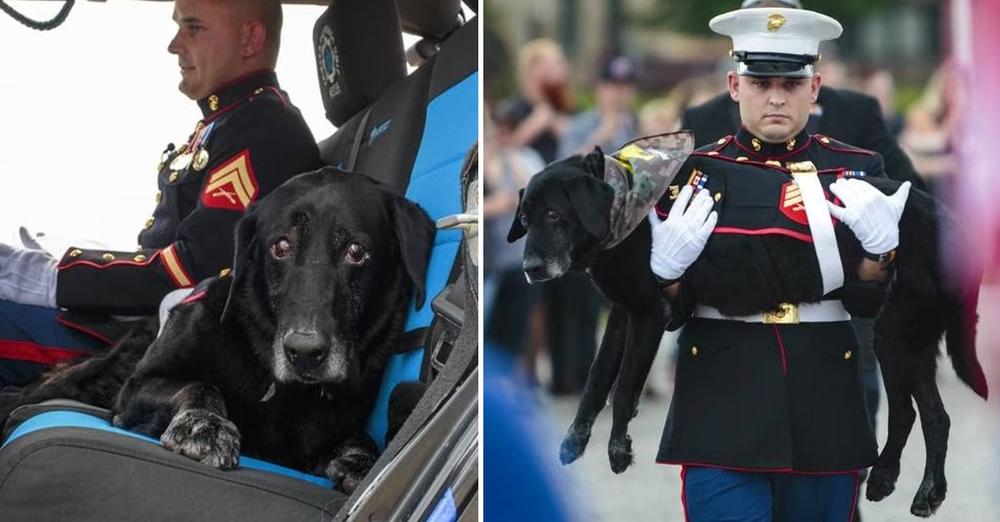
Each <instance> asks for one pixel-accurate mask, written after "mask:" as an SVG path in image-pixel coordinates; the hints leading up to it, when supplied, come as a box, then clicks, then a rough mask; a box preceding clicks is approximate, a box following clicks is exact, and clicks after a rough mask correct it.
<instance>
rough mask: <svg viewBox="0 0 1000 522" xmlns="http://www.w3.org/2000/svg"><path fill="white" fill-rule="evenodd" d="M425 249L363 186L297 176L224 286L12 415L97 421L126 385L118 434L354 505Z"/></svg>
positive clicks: (407, 215)
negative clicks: (323, 484)
mask: <svg viewBox="0 0 1000 522" xmlns="http://www.w3.org/2000/svg"><path fill="white" fill-rule="evenodd" d="M434 234H435V229H434V225H433V223H432V222H431V220H430V218H429V217H428V216H427V214H426V213H425V212H424V211H423V210H422V209H420V208H419V207H418V206H417V205H416V204H414V203H411V202H410V201H408V200H406V199H404V198H403V197H401V196H398V195H396V194H394V193H392V192H391V191H390V190H388V189H387V188H385V187H383V186H382V185H381V184H380V183H378V182H376V181H373V180H371V179H370V178H367V177H365V176H362V175H358V174H351V173H347V172H343V171H340V170H337V169H333V168H324V169H320V170H317V171H314V172H310V173H306V174H302V175H299V176H297V177H295V178H293V179H291V180H289V181H288V182H287V183H285V184H284V185H282V186H281V187H279V188H278V189H276V190H275V191H274V193H272V194H271V195H269V196H268V197H267V198H264V199H263V200H261V201H259V202H257V203H255V204H254V205H252V206H251V207H250V209H249V210H248V212H247V214H246V215H245V216H244V217H243V218H242V219H241V220H240V222H239V224H238V225H237V231H236V256H235V263H234V266H233V271H232V273H231V274H227V275H225V276H221V277H219V278H214V279H210V280H208V281H206V282H203V283H201V284H199V285H198V287H196V288H195V290H194V292H193V293H192V294H191V295H190V296H189V297H188V298H187V299H185V300H184V301H183V302H182V303H181V304H179V305H178V306H177V307H176V308H174V310H173V311H172V312H171V314H170V317H169V319H168V320H167V323H166V325H165V328H164V330H163V332H162V333H161V334H160V336H159V337H157V338H156V340H155V341H153V342H152V344H148V342H147V341H148V339H149V336H148V335H142V334H136V335H133V336H130V337H129V338H127V339H125V340H124V341H123V342H121V343H120V344H118V345H117V346H116V347H115V348H113V349H112V351H111V352H109V353H108V354H106V355H103V356H100V357H99V358H94V359H90V360H88V361H83V362H81V363H79V364H75V365H72V366H68V367H64V368H60V369H59V370H57V371H56V372H55V373H54V374H51V375H49V376H48V377H47V378H45V379H43V381H41V384H39V385H38V386H36V387H34V388H33V389H30V390H28V391H27V392H26V393H25V395H24V397H23V399H22V400H20V401H19V402H20V403H26V402H30V401H32V400H43V399H47V398H52V397H67V396H68V397H69V398H75V399H79V400H82V401H84V402H96V403H97V404H96V405H98V406H104V404H101V403H100V401H101V400H104V401H107V400H108V397H109V395H110V394H109V393H108V389H109V387H110V388H115V386H121V382H122V381H123V380H124V386H121V390H120V392H118V393H117V399H116V400H115V403H114V404H113V406H112V413H113V414H114V418H113V423H114V424H115V425H116V426H118V427H121V428H125V429H129V430H132V431H136V432H138V433H142V434H146V435H149V436H152V437H157V438H159V439H160V440H161V441H162V443H163V445H164V446H165V447H166V448H167V449H169V450H171V451H174V452H175V453H179V454H181V455H184V456H186V457H189V458H192V459H195V460H198V461H201V462H203V463H205V464H207V465H210V466H213V467H216V468H220V469H231V468H235V467H237V466H238V465H239V455H240V453H241V452H242V453H243V454H245V455H247V456H252V457H256V458H261V459H264V460H268V461H271V462H274V463H277V464H281V465H284V466H288V467H292V468H296V469H299V470H302V471H305V472H307V473H314V474H320V475H326V476H328V477H329V478H330V479H331V480H332V481H333V482H334V483H335V484H336V487H338V488H339V489H341V490H343V491H345V492H350V491H352V490H353V489H354V488H355V487H356V485H357V484H358V483H359V482H360V481H361V479H362V478H363V477H364V475H365V473H366V472H367V471H368V469H370V467H371V466H372V464H373V463H374V462H375V459H376V446H375V444H374V441H372V440H371V438H370V437H369V436H368V435H367V434H365V432H364V429H365V422H366V420H367V418H368V415H369V413H370V412H371V410H372V405H373V404H374V402H375V399H376V397H377V394H378V389H379V385H380V383H381V380H382V373H383V369H384V367H385V365H386V362H387V359H388V358H389V357H390V356H391V355H392V354H393V353H394V349H395V347H396V345H397V341H398V340H399V338H400V336H401V333H402V329H403V325H404V322H405V319H406V316H407V311H408V305H409V302H410V297H411V293H412V292H411V288H413V289H414V290H413V292H415V300H416V305H417V306H418V307H419V306H421V304H422V303H423V300H424V276H425V272H426V268H427V262H428V256H429V254H430V249H431V246H432V242H433V238H434ZM130 341H133V342H130ZM147 345H148V350H147V349H146V347H147ZM137 354H142V357H141V360H140V359H139V357H138V356H137ZM136 360H138V363H137V364H136V363H135V361H136ZM130 364H134V365H135V367H134V371H128V370H131V367H130V366H129V365H130ZM126 374H127V375H128V378H127V380H125V379H124V375H126ZM108 406H111V405H108ZM8 411H9V409H8Z"/></svg>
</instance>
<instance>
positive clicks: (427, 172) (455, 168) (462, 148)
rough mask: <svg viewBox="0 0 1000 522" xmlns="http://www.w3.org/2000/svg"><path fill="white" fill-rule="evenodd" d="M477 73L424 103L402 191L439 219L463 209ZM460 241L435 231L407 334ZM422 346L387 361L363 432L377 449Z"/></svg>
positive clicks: (429, 314) (423, 315)
mask: <svg viewBox="0 0 1000 522" xmlns="http://www.w3.org/2000/svg"><path fill="white" fill-rule="evenodd" d="M468 107H477V108H478V107H479V73H478V72H474V73H472V74H470V75H468V76H466V77H465V79H463V80H462V81H460V82H458V83H457V84H455V85H453V86H452V87H450V88H449V89H447V90H445V91H444V92H442V93H441V94H439V95H438V96H437V97H435V98H434V99H433V100H431V101H430V103H429V104H428V105H427V118H426V120H425V122H424V133H423V136H422V137H421V140H420V148H419V149H418V150H417V158H416V160H415V161H414V163H413V173H412V174H411V175H410V184H409V186H408V187H407V189H406V198H407V199H409V200H410V201H413V202H416V203H417V204H419V205H420V206H421V207H422V208H423V209H424V210H426V211H427V213H428V214H430V216H431V219H433V220H435V221H437V220H438V219H440V218H442V217H445V216H450V215H452V214H458V213H460V212H461V211H462V194H461V192H462V183H461V174H462V163H463V162H464V161H465V156H466V155H467V154H468V152H469V149H470V148H472V146H473V145H474V144H475V143H476V138H477V136H478V134H479V111H478V110H475V111H470V110H468ZM461 241H462V232H461V231H460V230H438V232H437V234H436V235H435V236H434V247H433V248H432V249H431V258H430V262H429V264H428V266H427V279H426V282H425V287H426V290H427V299H426V300H424V305H423V306H422V307H421V308H420V309H419V310H418V309H417V308H416V307H415V306H414V302H413V301H412V300H411V301H410V314H409V317H408V318H407V321H406V326H405V330H406V331H407V332H409V331H412V330H416V329H419V328H426V327H428V326H430V324H431V320H432V319H433V318H434V312H433V310H431V300H432V299H433V298H434V297H435V296H436V295H438V293H440V292H441V290H443V289H444V287H445V285H447V284H448V275H449V274H450V273H451V267H452V264H453V263H454V262H455V256H456V255H457V254H458V247H459V244H461ZM423 354H424V350H423V347H421V348H418V349H416V350H413V351H411V352H409V353H405V354H398V355H395V356H393V357H392V358H391V359H390V360H389V364H388V366H387V367H386V372H385V376H384V377H383V378H382V386H381V388H380V391H379V397H378V399H377V400H376V402H375V407H374V408H373V410H372V415H371V417H370V418H369V420H368V434H369V435H371V436H372V438H373V439H375V444H377V445H378V448H379V451H381V450H383V449H385V433H386V431H387V429H388V421H389V416H388V412H389V394H390V393H392V390H393V389H395V388H396V385H397V384H399V383H400V382H403V381H415V380H417V379H418V378H419V377H420V364H421V362H422V361H423Z"/></svg>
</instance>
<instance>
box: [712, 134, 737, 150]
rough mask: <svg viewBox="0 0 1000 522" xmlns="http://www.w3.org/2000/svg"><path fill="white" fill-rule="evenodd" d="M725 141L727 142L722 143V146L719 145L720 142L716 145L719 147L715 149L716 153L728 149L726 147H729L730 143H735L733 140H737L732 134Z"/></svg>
mask: <svg viewBox="0 0 1000 522" xmlns="http://www.w3.org/2000/svg"><path fill="white" fill-rule="evenodd" d="M723 139H724V140H726V141H724V142H722V143H721V144H719V143H718V142H717V143H716V144H717V145H719V146H718V147H716V148H715V152H719V151H720V150H722V149H724V148H726V145H729V142H730V141H733V139H735V136H733V135H732V134H730V135H728V136H726V137H725V138H723ZM720 154H721V152H720Z"/></svg>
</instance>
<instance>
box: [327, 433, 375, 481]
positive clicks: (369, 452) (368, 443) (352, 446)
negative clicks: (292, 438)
mask: <svg viewBox="0 0 1000 522" xmlns="http://www.w3.org/2000/svg"><path fill="white" fill-rule="evenodd" d="M377 459H378V448H376V447H375V441H373V440H372V439H371V437H369V436H368V435H365V434H361V433H358V434H355V435H352V436H350V437H348V438H347V440H345V441H344V442H343V443H341V444H340V446H338V447H337V448H336V449H335V450H334V451H333V456H332V458H330V459H329V460H328V461H327V462H325V463H323V464H322V466H323V470H322V472H323V473H324V474H325V475H326V476H327V477H330V480H331V481H332V482H333V484H334V487H335V488H336V489H339V490H340V491H343V492H344V493H347V494H348V495H350V494H351V493H353V492H354V490H355V489H356V488H357V487H358V484H360V483H361V481H362V480H364V478H365V475H367V474H368V471H369V470H370V469H372V466H374V465H375V461H376V460H377ZM324 460H325V459H324Z"/></svg>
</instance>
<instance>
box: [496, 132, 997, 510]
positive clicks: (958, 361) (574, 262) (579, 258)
mask: <svg viewBox="0 0 1000 522" xmlns="http://www.w3.org/2000/svg"><path fill="white" fill-rule="evenodd" d="M605 159H606V158H605V156H604V154H603V153H602V152H601V151H600V150H595V151H594V152H593V153H590V154H587V155H580V156H574V157H570V158H567V159H564V160H560V161H557V162H555V163H552V164H550V165H549V166H547V167H546V168H545V169H544V170H542V171H541V172H540V173H538V174H536V175H535V176H534V177H533V178H532V179H531V181H530V183H529V184H528V186H527V187H526V188H525V189H524V191H523V192H522V195H521V200H520V203H519V207H518V211H517V216H516V217H515V219H514V222H513V223H512V225H511V229H510V232H509V235H508V241H511V242H513V241H515V240H518V239H519V238H521V237H523V236H525V235H526V236H527V238H526V243H525V249H524V262H523V268H524V271H525V275H526V276H527V278H528V280H529V281H530V282H537V281H545V280H549V279H553V278H557V277H560V276H561V275H563V274H565V273H566V272H568V271H570V270H586V271H587V272H588V273H589V274H590V276H591V278H592V281H593V283H594V284H595V286H596V287H597V288H598V289H599V290H600V291H601V292H602V293H604V295H605V296H606V297H607V298H608V300H609V301H610V302H611V312H610V315H609V317H608V323H607V327H606V330H605V333H604V338H603V339H602V341H601V347H600V351H599V352H598V354H597V357H596V359H595V360H594V362H593V365H592V367H591V370H590V374H589V376H588V379H587V384H586V386H585V388H584V392H583V396H582V397H581V400H580V405H579V407H578V410H577V413H576V417H575V418H574V421H573V424H572V426H571V427H570V428H569V431H568V433H567V435H566V437H565V438H564V440H563V443H562V447H561V450H560V458H561V460H562V462H563V463H564V464H568V463H570V462H573V461H574V460H576V459H577V458H579V457H580V456H581V455H582V454H583V451H584V449H585V448H586V445H587V443H588V441H589V439H590V434H591V428H592V426H593V422H594V420H595V418H596V417H597V414H598V413H599V412H600V411H601V409H602V408H603V407H604V404H605V402H606V401H607V397H608V394H609V392H610V389H611V387H612V385H614V386H615V397H614V403H613V423H612V428H611V440H610V443H609V447H608V454H609V458H610V462H611V469H612V470H613V471H614V472H616V473H621V472H623V471H625V469H626V468H627V467H628V466H629V465H630V464H631V462H632V451H631V439H630V438H629V436H628V433H627V432H628V422H629V421H630V420H631V418H632V417H634V416H635V415H636V413H637V405H638V399H639V395H640V393H641V390H642V387H643V383H644V381H645V378H646V376H647V374H648V373H649V369H650V366H651V364H652V361H653V358H654V356H655V354H656V351H657V347H658V343H659V340H660V336H661V334H662V330H663V325H664V324H665V321H666V320H667V319H668V317H669V313H670V304H669V303H668V302H667V301H666V300H665V299H664V298H663V296H662V295H661V294H660V292H659V291H658V289H657V285H656V283H655V280H654V276H653V274H652V272H651V271H650V268H649V255H650V254H649V253H650V247H651V237H650V226H649V224H648V223H647V222H646V220H642V221H641V222H640V223H638V226H637V227H636V228H634V230H633V231H632V232H631V234H630V235H628V237H627V238H625V239H624V241H622V242H620V243H618V244H617V245H615V246H613V247H612V248H602V243H604V241H603V240H602V237H603V236H604V234H606V233H607V231H608V229H609V223H608V219H609V218H608V212H609V209H610V208H611V207H612V198H613V195H614V190H612V189H611V188H610V187H608V185H607V183H605V182H604V181H603V179H602V178H603V176H604V172H605ZM747 168H760V167H751V166H747ZM861 179H863V180H865V181H867V182H868V183H870V184H872V185H873V186H875V187H876V188H878V189H879V190H880V191H882V192H883V193H886V194H892V193H895V191H896V189H897V188H898V187H899V185H900V183H899V182H898V181H894V180H889V179H885V178H861ZM954 219H955V218H954V217H953V216H952V215H951V214H950V213H949V212H948V211H947V210H946V209H944V208H942V207H941V206H939V205H937V204H936V203H935V202H934V200H933V199H932V198H931V197H930V196H929V195H927V194H926V193H924V192H921V191H919V190H916V189H913V190H911V192H910V196H909V199H908V201H907V204H906V207H905V209H904V212H903V215H902V219H901V221H900V243H899V247H898V249H897V252H898V254H899V255H898V260H897V261H896V263H895V265H894V269H893V275H892V278H893V280H892V282H891V283H890V284H889V287H888V290H887V291H886V295H885V297H884V301H883V303H882V306H881V309H880V310H879V311H878V315H877V317H876V322H875V328H874V330H875V332H874V333H875V351H876V354H877V356H878V359H879V361H880V365H881V370H882V374H883V377H884V382H885V386H886V391H887V394H888V399H889V436H888V440H887V442H886V444H885V446H884V448H883V449H882V451H881V453H880V456H879V459H878V461H877V463H876V464H875V466H874V467H873V468H872V471H871V474H870V476H869V478H868V489H867V496H868V498H869V499H871V500H880V499H882V498H884V497H885V496H887V495H889V494H890V493H892V491H893V489H894V487H895V482H896V479H897V477H898V475H899V459H900V455H901V452H902V448H903V446H904V445H905V443H906V439H907V437H908V435H909V432H910V430H911V428H912V426H913V423H914V420H915V413H914V411H913V406H912V402H911V401H915V402H916V404H917V407H918V409H919V410H920V418H921V424H922V426H923V432H924V438H925V441H926V445H927V448H928V451H927V461H926V463H925V473H924V479H923V482H922V483H921V486H920V488H919V490H918V492H917V494H916V497H915V499H914V503H913V507H912V509H911V511H912V512H913V513H914V514H919V515H922V516H928V515H930V514H931V513H933V511H934V510H935V509H936V508H937V506H938V505H940V503H941V502H942V501H943V500H944V496H945V492H946V482H945V477H944V458H945V454H946V452H947V437H948V426H949V422H948V416H947V413H946V412H945V409H944V405H943V404H942V403H941V399H940V396H939V394H938V390H937V384H936V382H935V364H936V363H935V360H936V356H937V354H938V341H939V340H940V339H941V337H942V335H944V336H945V340H946V345H947V351H948V354H949V355H950V356H951V359H952V363H953V365H954V367H955V370H956V371H957V373H958V375H959V377H960V378H961V379H962V380H963V381H964V382H966V383H967V384H968V385H969V386H970V387H972V388H973V389H974V391H975V392H976V393H977V394H979V395H981V396H982V397H983V398H985V397H986V393H987V392H986V381H985V377H984V375H983V372H982V369H981V367H980V366H979V363H978V360H977V359H976V355H975V332H976V331H975V323H976V319H977V315H976V310H975V306H976V305H975V303H976V298H977V296H978V287H979V278H978V275H977V276H976V277H974V278H973V279H974V281H969V280H964V281H963V280H958V279H956V278H953V277H950V276H949V275H950V274H949V271H947V270H945V269H944V268H943V267H942V260H941V256H940V253H939V247H943V248H944V249H946V250H945V251H947V250H948V249H950V250H951V251H959V250H956V249H957V248H959V247H960V246H962V245H961V243H962V241H963V238H961V237H959V235H958V234H957V233H956V232H950V233H949V234H942V233H940V232H939V227H941V226H944V227H948V225H950V224H951V223H952V222H953V221H954ZM838 228H846V227H842V226H840V227H838ZM946 229H947V230H953V231H957V230H961V229H960V228H957V227H950V228H946ZM843 232H844V230H840V231H839V232H838V240H840V241H843V240H844V238H845V237H849V238H850V239H849V240H850V241H853V242H854V243H856V240H855V239H854V238H853V235H849V234H844V233H843ZM740 238H741V239H740V240H741V241H743V240H748V241H752V242H758V244H757V246H758V247H760V249H761V250H767V251H769V252H774V253H780V255H775V256H771V257H770V261H768V260H766V259H757V260H756V262H758V263H760V262H774V260H775V259H788V258H792V257H795V258H801V259H809V258H810V257H811V258H812V260H813V265H815V254H814V252H813V249H812V246H811V245H809V244H807V243H804V242H800V241H794V240H792V241H786V240H783V239H785V238H781V237H778V238H775V237H774V236H766V235H760V236H740ZM745 238H749V239H745ZM731 241H732V239H731V236H730V237H726V236H724V235H713V236H712V238H711V239H710V240H709V242H708V243H707V245H706V247H705V250H704V251H703V252H702V254H701V256H700V257H699V259H698V260H697V261H696V262H695V264H694V265H692V266H691V267H690V268H689V269H688V271H687V273H686V274H685V281H686V284H687V286H688V288H689V289H692V290H691V291H692V292H693V293H694V294H696V295H697V296H698V302H699V303H701V304H706V305H709V306H715V307H716V308H718V309H720V311H722V313H725V314H727V315H746V314H750V313H755V312H762V311H767V310H772V309H774V308H775V306H774V305H775V303H771V302H768V300H767V298H766V297H765V296H771V297H773V296H774V292H773V291H771V288H769V287H768V284H769V283H773V282H769V281H765V280H763V279H762V278H761V277H760V276H759V274H760V273H761V272H762V271H760V270H757V269H756V268H754V264H753V263H748V262H747V260H746V253H745V249H742V248H733V246H734V245H733V243H731ZM942 243H949V244H944V245H942ZM841 252H842V255H844V256H846V257H845V259H844V262H843V265H844V266H845V267H849V266H857V263H858V262H859V260H860V248H859V247H858V246H857V244H854V245H853V246H850V247H841ZM718 266H727V267H740V266H742V267H745V269H743V270H738V271H736V272H739V273H735V272H734V273H726V274H719V273H718V270H713V269H712V267H718ZM802 266H809V264H808V263H798V264H797V265H796V264H794V263H790V264H789V266H788V267H784V268H783V269H782V270H774V271H771V270H767V272H776V273H778V274H780V277H782V278H784V279H785V280H784V281H780V282H779V283H780V285H779V286H780V287H782V288H786V289H789V288H806V289H808V288H821V287H822V285H821V284H819V281H820V274H819V273H818V270H817V271H815V272H813V271H803V270H802V269H801V267H802ZM796 268H798V270H796ZM735 288H738V289H739V291H738V292H734V289H735ZM797 297H799V299H797V300H798V301H799V302H810V301H817V300H819V298H820V296H819V295H813V296H809V295H801V296H797ZM792 302H794V301H792Z"/></svg>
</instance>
